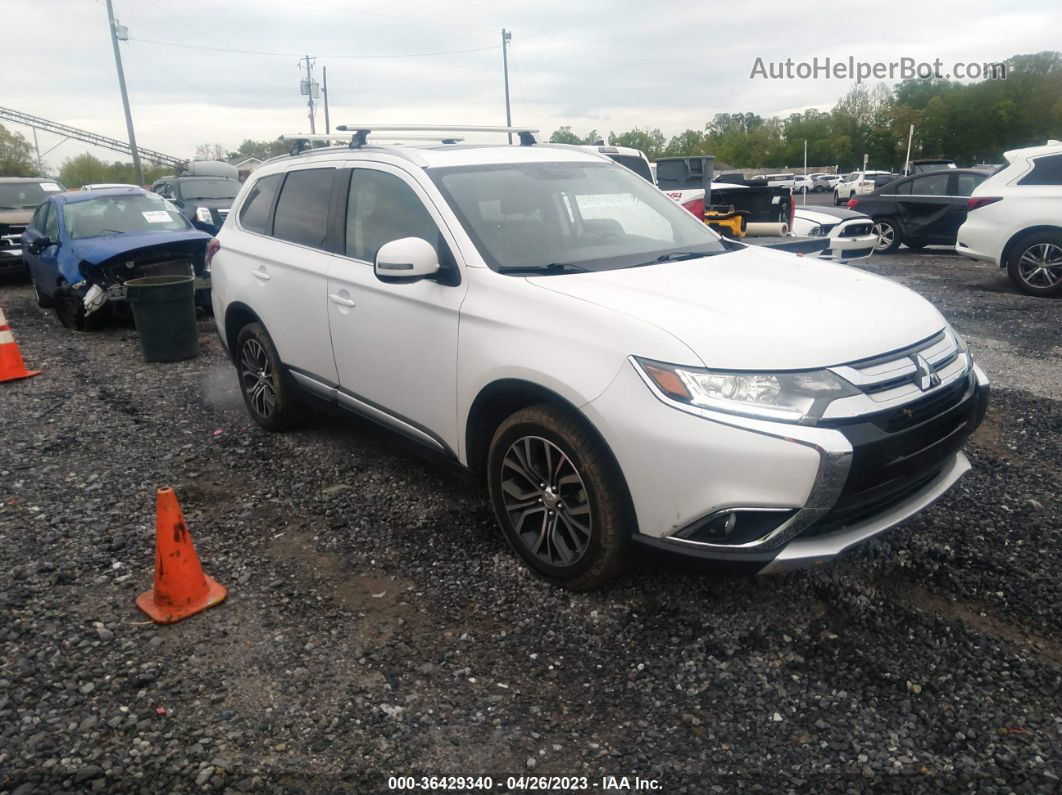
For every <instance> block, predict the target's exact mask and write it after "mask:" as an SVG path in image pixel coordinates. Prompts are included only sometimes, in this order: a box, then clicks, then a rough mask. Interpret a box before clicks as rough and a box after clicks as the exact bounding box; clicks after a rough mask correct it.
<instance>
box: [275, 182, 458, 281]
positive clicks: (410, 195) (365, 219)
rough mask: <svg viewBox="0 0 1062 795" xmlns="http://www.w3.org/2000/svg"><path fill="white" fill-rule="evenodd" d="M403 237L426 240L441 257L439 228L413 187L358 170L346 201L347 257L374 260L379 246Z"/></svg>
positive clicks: (278, 218)
mask: <svg viewBox="0 0 1062 795" xmlns="http://www.w3.org/2000/svg"><path fill="white" fill-rule="evenodd" d="M289 179H290V177H289ZM284 190H287V186H285V187H284ZM280 200H281V201H283V200H284V197H283V195H281V198H280ZM279 222H280V208H279V207H278V208H277V223H278V224H279ZM403 237H419V238H421V239H422V240H427V241H428V242H429V243H431V244H432V245H433V246H435V250H436V251H439V252H440V256H442V255H441V252H442V250H443V241H442V239H441V237H440V234H439V228H438V227H437V226H436V225H435V221H433V220H432V217H431V216H430V215H429V214H428V210H427V208H425V206H424V203H423V202H422V201H421V200H420V197H418V196H417V194H416V193H414V192H413V189H412V188H410V187H409V185H407V184H406V183H405V182H403V181H402V180H401V179H399V178H398V177H396V176H394V175H393V174H387V173H385V172H383V171H370V170H368V169H361V168H359V169H355V170H354V174H353V177H352V179H351V181H350V197H349V199H348V203H347V235H346V253H347V256H348V257H354V258H355V259H360V260H364V261H365V262H375V261H376V252H377V251H379V250H380V246H382V245H383V244H384V243H390V242H391V241H392V240H399V239H401V238H403Z"/></svg>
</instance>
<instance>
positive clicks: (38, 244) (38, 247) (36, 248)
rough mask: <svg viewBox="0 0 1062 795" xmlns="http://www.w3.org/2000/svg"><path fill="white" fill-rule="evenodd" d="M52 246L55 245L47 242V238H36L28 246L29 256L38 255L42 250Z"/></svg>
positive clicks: (49, 241)
mask: <svg viewBox="0 0 1062 795" xmlns="http://www.w3.org/2000/svg"><path fill="white" fill-rule="evenodd" d="M54 245H55V243H54V242H52V241H51V240H49V239H48V238H46V237H38V238H37V239H36V240H34V241H33V242H32V243H30V244H29V246H28V248H29V250H30V253H31V254H40V253H41V252H42V251H44V249H46V248H48V246H54Z"/></svg>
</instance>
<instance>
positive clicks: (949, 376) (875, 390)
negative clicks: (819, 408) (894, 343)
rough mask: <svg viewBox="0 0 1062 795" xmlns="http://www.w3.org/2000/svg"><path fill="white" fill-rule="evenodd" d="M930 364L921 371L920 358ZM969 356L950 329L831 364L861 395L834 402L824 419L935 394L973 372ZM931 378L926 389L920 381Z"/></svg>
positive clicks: (858, 414) (835, 372)
mask: <svg viewBox="0 0 1062 795" xmlns="http://www.w3.org/2000/svg"><path fill="white" fill-rule="evenodd" d="M919 359H921V360H922V361H924V362H925V363H926V365H927V366H928V367H927V369H926V371H922V370H920V366H919V364H918V360H919ZM970 367H971V362H970V357H969V355H968V354H967V353H966V352H965V351H964V350H963V349H962V348H961V347H960V345H959V341H958V340H957V339H956V337H955V335H954V334H953V333H952V331H951V330H950V329H945V330H944V331H941V332H938V333H937V334H934V335H933V336H932V337H929V338H928V339H925V340H922V341H921V342H918V343H916V344H914V345H911V346H909V347H907V348H904V349H902V350H899V351H894V352H893V353H889V354H886V355H884V356H877V357H874V358H872V359H863V360H861V361H858V362H852V363H851V364H847V365H842V366H840V367H831V368H830V370H831V372H833V373H834V374H835V375H838V376H840V377H841V378H843V379H844V380H845V381H847V382H848V383H850V384H852V385H853V386H855V387H857V388H858V389H859V390H860V391H861V392H862V394H860V395H855V396H853V397H847V398H841V399H840V400H835V401H834V402H833V403H831V404H830V405H829V406H828V407H827V409H826V411H825V413H824V414H823V419H824V420H830V419H843V418H845V417H857V416H861V415H864V414H871V413H874V412H876V411H883V410H885V409H889V408H892V407H894V406H899V405H902V404H904V403H908V402H910V401H912V400H918V399H919V398H922V397H925V396H927V395H930V394H933V393H935V392H937V391H938V390H940V389H943V388H945V387H947V386H948V385H949V384H952V383H954V382H955V381H956V379H958V378H960V377H962V376H964V375H966V374H967V373H969V372H970ZM923 377H925V378H928V380H929V381H930V385H929V386H928V387H927V388H925V389H923V388H922V385H921V384H920V381H922V379H923Z"/></svg>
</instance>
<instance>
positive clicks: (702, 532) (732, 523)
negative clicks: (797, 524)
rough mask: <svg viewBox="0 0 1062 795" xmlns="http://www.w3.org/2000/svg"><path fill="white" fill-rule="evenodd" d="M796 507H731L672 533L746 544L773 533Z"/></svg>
mask: <svg viewBox="0 0 1062 795" xmlns="http://www.w3.org/2000/svg"><path fill="white" fill-rule="evenodd" d="M796 512H797V509H796V508H727V509H725V510H722V511H715V512H713V513H710V514H708V515H707V516H704V517H701V518H700V519H698V520H697V521H695V522H692V523H690V524H688V525H686V527H684V528H682V529H681V530H679V531H678V532H677V533H675V534H674V535H672V536H671V537H672V538H673V539H676V540H681V541H687V542H690V543H694V544H715V545H722V546H744V545H745V544H753V543H755V542H757V541H761V540H762V539H764V538H766V537H767V536H769V535H770V534H771V533H772V532H773V531H775V530H777V529H778V528H779V527H781V526H782V525H783V524H785V523H786V522H787V521H789V519H790V517H792V516H793V515H794V514H795V513H796Z"/></svg>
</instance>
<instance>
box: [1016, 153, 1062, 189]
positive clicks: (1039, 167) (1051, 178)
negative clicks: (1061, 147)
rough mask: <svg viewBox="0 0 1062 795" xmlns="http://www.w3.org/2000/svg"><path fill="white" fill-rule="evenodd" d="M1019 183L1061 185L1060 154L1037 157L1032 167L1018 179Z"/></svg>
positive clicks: (1061, 162) (1061, 166)
mask: <svg viewBox="0 0 1062 795" xmlns="http://www.w3.org/2000/svg"><path fill="white" fill-rule="evenodd" d="M1018 184H1019V185H1062V155H1049V156H1047V157H1038V158H1036V160H1034V161H1033V169H1032V171H1030V172H1029V173H1028V174H1026V175H1025V176H1024V177H1022V178H1021V179H1019V180H1018Z"/></svg>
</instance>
